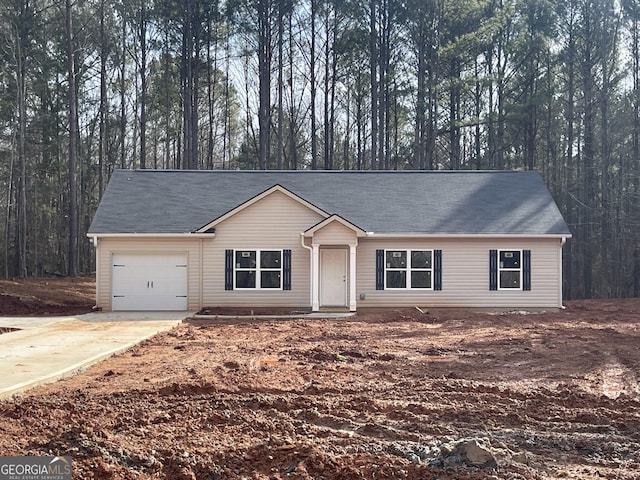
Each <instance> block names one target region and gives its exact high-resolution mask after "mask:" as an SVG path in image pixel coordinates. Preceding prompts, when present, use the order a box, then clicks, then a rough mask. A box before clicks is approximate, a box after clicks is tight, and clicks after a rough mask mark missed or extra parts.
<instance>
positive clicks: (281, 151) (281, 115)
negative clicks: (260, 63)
mask: <svg viewBox="0 0 640 480" xmlns="http://www.w3.org/2000/svg"><path fill="white" fill-rule="evenodd" d="M284 2H285V0H278V133H277V136H278V152H277V155H276V168H277V169H278V170H282V166H283V162H284V125H283V123H284V99H283V95H284V22H285V18H284V16H285V12H284Z"/></svg>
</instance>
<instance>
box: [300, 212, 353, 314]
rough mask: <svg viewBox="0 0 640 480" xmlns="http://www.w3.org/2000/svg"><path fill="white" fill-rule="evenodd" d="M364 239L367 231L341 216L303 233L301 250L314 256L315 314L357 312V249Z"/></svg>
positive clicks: (312, 257)
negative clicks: (330, 311)
mask: <svg viewBox="0 0 640 480" xmlns="http://www.w3.org/2000/svg"><path fill="white" fill-rule="evenodd" d="M364 236H366V232H365V231H364V230H362V229H361V228H359V227H357V226H356V225H353V224H352V223H350V222H348V221H346V220H345V219H343V218H342V217H340V216H338V215H331V216H330V217H328V218H326V219H324V220H323V221H322V222H320V223H318V224H317V225H314V226H313V227H311V228H310V229H308V230H307V231H305V232H303V233H302V246H303V247H305V248H306V249H308V250H310V252H311V265H310V272H311V310H312V311H314V312H317V311H320V310H321V309H336V310H347V309H348V310H349V311H351V312H355V311H356V308H357V301H356V272H357V265H356V249H357V247H358V239H359V238H361V237H364Z"/></svg>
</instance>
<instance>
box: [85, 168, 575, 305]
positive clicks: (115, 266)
mask: <svg viewBox="0 0 640 480" xmlns="http://www.w3.org/2000/svg"><path fill="white" fill-rule="evenodd" d="M570 236H571V233H570V231H569V228H568V227H567V224H566V223H565V221H564V220H563V218H562V215H561V214H560V212H559V210H558V208H557V206H556V204H555V202H554V200H553V198H552V197H551V194H550V193H549V190H548V189H547V187H546V186H545V184H544V182H543V181H542V179H541V177H540V175H539V174H538V173H537V172H532V171H168V170H119V171H115V172H114V173H113V176H112V177H111V180H110V182H109V184H108V187H107V189H106V191H105V193H104V196H103V198H102V201H101V202H100V205H99V207H98V209H97V211H96V214H95V217H94V219H93V222H92V224H91V226H90V228H89V230H88V237H89V238H90V239H92V241H93V245H94V246H95V250H96V305H97V307H100V308H102V309H103V310H197V309H200V308H202V307H205V306H219V307H240V306H244V307H256V308H259V307H286V308H296V309H300V308H304V309H309V310H312V311H318V310H322V309H325V308H327V309H328V308H330V309H344V310H351V311H355V310H356V309H357V308H359V307H413V306H427V307H428V306H433V307H447V306H452V307H453V306H455V307H471V308H492V309H549V308H551V309H553V308H560V307H562V246H563V245H564V243H565V241H566V239H567V238H569V237H570Z"/></svg>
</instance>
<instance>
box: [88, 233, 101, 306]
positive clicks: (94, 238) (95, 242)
mask: <svg viewBox="0 0 640 480" xmlns="http://www.w3.org/2000/svg"><path fill="white" fill-rule="evenodd" d="M90 238H91V243H92V244H93V248H94V249H95V251H96V296H95V305H94V306H93V310H98V285H99V282H98V279H99V278H100V250H99V249H98V245H99V242H98V236H97V235H92V236H91V237H90Z"/></svg>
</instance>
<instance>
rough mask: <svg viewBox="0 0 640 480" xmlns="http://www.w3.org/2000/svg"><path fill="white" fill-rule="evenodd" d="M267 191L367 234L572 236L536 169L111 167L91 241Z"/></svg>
mask: <svg viewBox="0 0 640 480" xmlns="http://www.w3.org/2000/svg"><path fill="white" fill-rule="evenodd" d="M274 185H281V186H283V187H284V188H286V189H287V190H289V191H291V192H292V193H294V194H296V195H297V196H299V197H301V198H303V199H305V200H306V201H307V202H310V203H312V204H313V205H315V206H316V207H318V208H320V209H322V210H323V211H325V212H327V213H328V214H338V215H340V216H341V217H343V218H344V219H346V220H348V221H349V222H351V223H353V224H355V225H357V226H358V227H360V228H361V229H363V230H365V231H368V232H375V233H391V234H393V233H426V234H515V235H545V234H548V235H569V234H570V232H569V228H568V227H567V224H566V223H565V221H564V220H563V218H562V215H561V214H560V212H559V210H558V208H557V206H556V204H555V202H554V201H553V198H552V197H551V194H550V193H549V190H548V189H547V187H546V186H545V184H544V182H543V181H542V178H541V177H540V175H539V174H538V173H537V172H531V171H455V172H453V171H393V172H386V171H385V172H380V171H357V172H355V171H345V172H337V171H319V170H316V171H230V170H207V171H204V170H203V171H182V170H177V171H176V170H117V171H115V172H114V173H113V175H112V177H111V180H110V182H109V185H108V186H107V189H106V191H105V193H104V195H103V198H102V201H101V202H100V205H99V207H98V210H97V211H96V214H95V217H94V219H93V222H92V223H91V226H90V227H89V234H109V233H187V232H195V231H196V230H198V229H199V228H201V227H203V226H204V225H206V224H208V223H210V222H211V221H213V220H215V219H216V218H218V217H220V216H222V215H224V214H225V213H227V212H229V211H231V210H233V209H234V208H235V207H237V206H239V205H241V204H242V203H244V202H246V201H247V200H250V199H251V198H253V197H254V196H256V195H258V194H260V193H262V192H264V191H265V190H268V189H269V188H271V187H273V186H274ZM274 228H275V226H274Z"/></svg>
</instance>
